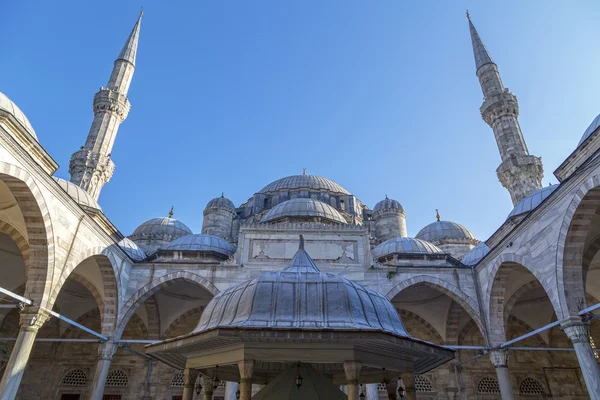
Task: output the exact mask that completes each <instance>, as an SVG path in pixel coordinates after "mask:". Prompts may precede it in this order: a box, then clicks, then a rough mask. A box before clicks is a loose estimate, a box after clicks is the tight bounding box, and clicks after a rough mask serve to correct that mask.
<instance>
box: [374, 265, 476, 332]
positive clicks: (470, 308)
mask: <svg viewBox="0 0 600 400" xmlns="http://www.w3.org/2000/svg"><path fill="white" fill-rule="evenodd" d="M416 285H426V286H429V287H431V288H433V289H435V290H437V291H439V292H441V293H443V294H445V295H447V296H448V297H450V298H451V299H452V300H454V301H456V302H457V303H458V304H460V305H461V306H462V307H463V309H464V310H465V311H466V312H467V313H468V314H469V316H470V317H471V318H472V319H473V321H475V323H476V324H477V327H478V328H479V330H480V331H481V334H482V335H483V334H484V332H485V331H484V328H483V325H482V323H481V318H480V316H479V313H478V312H477V311H475V310H477V309H478V306H477V303H475V301H474V300H473V299H471V298H470V297H469V296H468V295H467V294H466V293H465V292H463V291H462V290H460V289H459V288H457V287H456V286H454V285H453V284H451V283H449V282H446V281H443V280H441V279H439V278H436V277H433V276H429V275H418V276H414V277H412V278H410V279H407V280H405V281H402V282H400V283H398V284H397V285H396V286H394V287H393V288H392V289H391V290H390V291H389V292H388V293H387V294H386V297H387V299H388V300H390V301H392V300H393V299H394V297H396V296H397V295H398V294H400V293H401V292H402V291H404V290H406V289H408V288H410V287H413V286H416Z"/></svg>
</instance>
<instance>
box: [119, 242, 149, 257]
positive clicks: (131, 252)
mask: <svg viewBox="0 0 600 400" xmlns="http://www.w3.org/2000/svg"><path fill="white" fill-rule="evenodd" d="M119 246H120V247H121V248H122V249H123V251H124V252H125V253H127V255H128V256H129V258H131V259H132V260H133V261H142V260H143V259H144V258H146V253H144V250H142V249H140V248H139V246H138V245H137V244H135V242H134V241H133V240H131V239H128V238H123V240H121V241H120V242H119Z"/></svg>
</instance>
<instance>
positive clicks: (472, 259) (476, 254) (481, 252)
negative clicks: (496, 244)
mask: <svg viewBox="0 0 600 400" xmlns="http://www.w3.org/2000/svg"><path fill="white" fill-rule="evenodd" d="M489 252H490V248H489V247H488V245H487V244H485V242H481V243H479V244H478V245H477V246H475V247H473V248H472V249H471V251H469V252H468V253H467V254H465V256H464V257H463V259H462V260H461V262H462V263H463V264H465V265H475V264H477V263H478V262H479V261H481V259H482V258H483V257H485V255H486V254H487V253H489Z"/></svg>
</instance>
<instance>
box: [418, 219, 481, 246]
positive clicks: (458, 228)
mask: <svg viewBox="0 0 600 400" xmlns="http://www.w3.org/2000/svg"><path fill="white" fill-rule="evenodd" d="M415 237H416V238H417V239H423V240H426V241H428V242H435V241H436V240H441V239H461V240H462V239H469V240H477V238H476V237H475V235H473V233H472V232H471V231H470V230H468V229H467V228H465V227H464V226H462V225H461V224H457V223H456V222H451V221H436V222H433V223H431V224H429V225H427V226H426V227H425V228H423V229H421V230H420V231H419V233H417V236H415Z"/></svg>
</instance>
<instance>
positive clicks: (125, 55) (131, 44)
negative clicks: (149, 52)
mask: <svg viewBox="0 0 600 400" xmlns="http://www.w3.org/2000/svg"><path fill="white" fill-rule="evenodd" d="M142 15H144V11H140V16H139V17H138V19H137V21H136V23H135V25H134V26H133V29H132V30H131V33H130V34H129V37H128V38H127V42H125V46H123V49H121V52H120V53H119V57H117V60H125V61H129V62H130V63H131V64H133V65H134V66H135V57H136V55H137V48H138V41H139V38H140V25H141V23H142Z"/></svg>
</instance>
